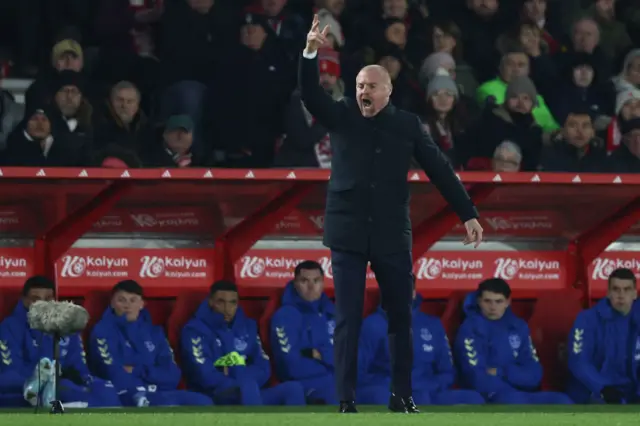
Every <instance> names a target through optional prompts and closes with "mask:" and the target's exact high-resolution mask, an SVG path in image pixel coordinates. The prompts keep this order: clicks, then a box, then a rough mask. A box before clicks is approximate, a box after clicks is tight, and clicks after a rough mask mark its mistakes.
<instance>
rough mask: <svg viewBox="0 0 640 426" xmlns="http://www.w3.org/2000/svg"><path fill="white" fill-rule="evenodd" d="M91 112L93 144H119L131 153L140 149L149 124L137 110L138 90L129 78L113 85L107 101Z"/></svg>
mask: <svg viewBox="0 0 640 426" xmlns="http://www.w3.org/2000/svg"><path fill="white" fill-rule="evenodd" d="M97 112H98V114H95V115H94V124H93V126H94V129H95V130H94V138H93V147H94V148H95V149H103V148H104V147H105V146H107V145H109V144H116V145H120V146H122V147H123V148H126V149H129V150H131V151H133V152H139V151H141V150H142V147H143V145H144V144H145V143H146V142H148V139H149V137H150V135H149V131H150V124H149V122H148V120H147V117H146V115H145V113H144V111H142V110H141V109H140V92H139V91H138V88H137V87H136V86H135V85H134V84H133V83H131V82H129V81H121V82H119V83H117V84H116V85H114V86H113V88H112V89H111V93H110V95H109V98H108V100H107V101H106V102H105V103H104V105H103V106H102V108H100V109H99V110H98V111H97Z"/></svg>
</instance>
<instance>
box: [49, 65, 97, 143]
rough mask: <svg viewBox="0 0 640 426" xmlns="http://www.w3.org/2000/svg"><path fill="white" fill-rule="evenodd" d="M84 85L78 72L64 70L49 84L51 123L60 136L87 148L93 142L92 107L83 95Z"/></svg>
mask: <svg viewBox="0 0 640 426" xmlns="http://www.w3.org/2000/svg"><path fill="white" fill-rule="evenodd" d="M84 87H85V85H84V81H83V80H82V75H81V74H80V73H78V72H76V71H70V70H65V71H61V72H60V73H59V74H58V77H57V78H56V79H55V81H54V82H53V83H52V86H51V89H52V92H53V93H54V97H53V105H52V112H53V113H54V115H53V119H52V125H53V127H54V131H55V132H59V133H60V135H61V136H62V137H66V138H69V139H73V140H76V141H78V143H80V144H82V145H84V146H85V147H86V148H87V149H88V148H89V147H90V146H91V144H92V142H93V123H92V116H93V107H92V106H91V104H90V103H89V101H88V100H87V99H86V98H85V97H84ZM49 118H51V117H49Z"/></svg>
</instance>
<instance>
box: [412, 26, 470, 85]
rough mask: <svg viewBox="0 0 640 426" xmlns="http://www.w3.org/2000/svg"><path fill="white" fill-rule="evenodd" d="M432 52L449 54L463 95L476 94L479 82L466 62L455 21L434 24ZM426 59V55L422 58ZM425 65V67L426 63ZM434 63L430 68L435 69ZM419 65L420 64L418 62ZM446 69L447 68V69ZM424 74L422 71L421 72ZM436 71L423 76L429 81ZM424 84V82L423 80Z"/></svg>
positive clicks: (460, 36) (438, 66)
mask: <svg viewBox="0 0 640 426" xmlns="http://www.w3.org/2000/svg"><path fill="white" fill-rule="evenodd" d="M430 42H431V45H432V46H431V51H432V52H433V53H448V54H449V55H451V57H452V59H453V66H454V67H455V68H454V71H455V74H451V75H452V76H455V77H454V79H455V80H456V83H458V86H459V89H460V92H461V93H462V94H474V93H475V92H476V90H477V88H478V80H476V77H475V72H474V70H473V68H471V67H470V66H469V65H468V64H467V63H466V62H464V49H463V44H462V32H461V31H460V28H458V26H457V25H456V24H455V23H454V22H453V21H442V22H437V23H435V24H433V26H432V29H431V40H430ZM420 58H421V59H422V58H424V55H422V56H420ZM426 62H427V61H426V60H425V62H424V63H423V67H424V66H425V63H426ZM433 62H434V61H433V60H432V62H431V64H430V65H429V68H433V66H434V65H436V64H434V63H433ZM418 63H419V62H418ZM442 65H444V64H438V65H437V66H436V68H440V67H442ZM445 68H446V67H445ZM420 71H421V73H422V69H421V70H420ZM434 72H435V70H433V69H431V71H429V70H428V69H427V70H425V73H426V74H428V75H425V76H423V77H424V78H426V80H428V79H429V75H431V74H433V73H434ZM423 82H424V80H423Z"/></svg>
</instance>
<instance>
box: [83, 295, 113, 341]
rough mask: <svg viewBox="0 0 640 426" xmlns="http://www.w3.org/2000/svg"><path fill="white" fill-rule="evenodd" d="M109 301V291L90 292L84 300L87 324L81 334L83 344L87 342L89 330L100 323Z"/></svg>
mask: <svg viewBox="0 0 640 426" xmlns="http://www.w3.org/2000/svg"><path fill="white" fill-rule="evenodd" d="M110 301H111V290H92V291H90V292H88V293H87V295H86V297H85V298H84V304H83V305H84V308H85V309H86V310H87V312H89V323H88V324H87V326H86V327H85V329H84V331H83V332H82V337H83V338H84V341H85V342H88V341H89V336H90V335H91V329H93V327H94V326H95V325H96V324H97V323H98V321H100V318H102V314H104V311H105V309H107V306H109V303H110Z"/></svg>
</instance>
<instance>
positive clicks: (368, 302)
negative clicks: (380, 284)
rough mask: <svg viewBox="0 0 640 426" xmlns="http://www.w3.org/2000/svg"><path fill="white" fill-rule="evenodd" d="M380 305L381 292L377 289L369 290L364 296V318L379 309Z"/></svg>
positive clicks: (371, 288)
mask: <svg viewBox="0 0 640 426" xmlns="http://www.w3.org/2000/svg"><path fill="white" fill-rule="evenodd" d="M379 304H380V290H379V289H378V288H377V287H370V288H367V291H366V292H365V295H364V309H363V312H362V316H363V317H366V316H368V315H371V314H372V313H374V312H375V310H376V309H378V305H379Z"/></svg>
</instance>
